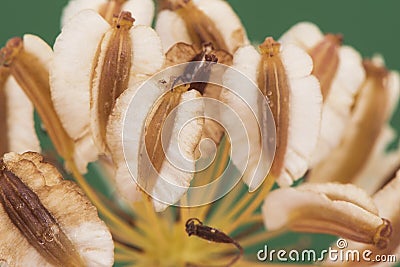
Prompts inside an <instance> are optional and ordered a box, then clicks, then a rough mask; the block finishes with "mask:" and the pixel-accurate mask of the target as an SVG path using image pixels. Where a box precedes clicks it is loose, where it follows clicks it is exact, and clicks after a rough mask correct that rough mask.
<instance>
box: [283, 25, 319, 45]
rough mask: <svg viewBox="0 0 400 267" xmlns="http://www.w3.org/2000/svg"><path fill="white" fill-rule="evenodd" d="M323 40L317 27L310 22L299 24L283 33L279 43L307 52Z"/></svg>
mask: <svg viewBox="0 0 400 267" xmlns="http://www.w3.org/2000/svg"><path fill="white" fill-rule="evenodd" d="M323 38H324V35H323V33H322V32H321V31H320V29H319V28H318V26H317V25H315V24H313V23H311V22H300V23H297V24H296V25H294V26H293V27H292V28H290V29H289V30H288V31H287V32H285V33H284V34H283V35H282V36H281V38H280V39H279V41H280V42H281V43H283V44H294V45H296V46H298V47H301V48H303V49H305V50H308V49H310V48H312V47H313V46H315V45H316V44H317V43H318V42H320V41H321V40H322V39H323Z"/></svg>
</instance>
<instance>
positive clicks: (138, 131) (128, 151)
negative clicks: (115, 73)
mask: <svg viewBox="0 0 400 267" xmlns="http://www.w3.org/2000/svg"><path fill="white" fill-rule="evenodd" d="M146 85H149V86H150V87H147V86H146V88H144V89H141V90H140V91H139V92H140V93H143V95H142V94H140V98H141V99H145V100H146V101H141V106H140V107H137V108H135V110H128V107H129V105H130V104H131V101H132V98H133V97H134V96H135V95H136V93H137V92H138V88H141V87H140V86H141V84H140V83H139V84H136V85H135V86H133V87H130V88H129V89H127V90H126V91H125V92H124V93H122V95H121V96H120V97H119V98H118V99H117V102H116V104H115V106H114V109H113V112H112V114H111V116H110V119H109V123H108V125H107V144H108V147H109V149H110V152H111V155H112V158H113V161H114V164H115V165H116V173H115V177H114V179H115V182H116V186H117V190H118V192H119V193H120V194H121V196H122V197H123V198H125V199H126V200H128V201H131V202H134V201H137V200H139V199H141V193H140V192H139V189H138V185H137V184H136V182H135V181H137V179H138V162H139V147H140V144H141V138H140V137H141V135H142V128H143V125H144V123H145V121H146V117H147V114H148V112H149V110H150V109H151V107H152V106H153V103H154V102H155V101H156V100H157V99H158V97H159V96H160V95H161V94H162V91H161V89H160V88H159V87H158V86H157V85H156V84H150V83H146ZM136 97H137V96H136ZM127 111H129V115H127V114H126V112H127ZM126 116H127V119H126ZM128 122H129V123H128ZM124 127H127V128H126V129H125V130H124ZM124 131H125V132H126V133H129V134H127V135H123V132H124ZM123 142H125V143H123ZM124 153H125V154H124ZM127 164H128V165H127ZM128 166H129V169H128Z"/></svg>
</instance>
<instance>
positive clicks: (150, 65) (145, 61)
mask: <svg viewBox="0 0 400 267" xmlns="http://www.w3.org/2000/svg"><path fill="white" fill-rule="evenodd" d="M130 34H131V40H132V47H133V56H132V65H131V66H132V69H131V75H138V74H146V75H151V74H154V73H155V72H157V71H158V70H160V69H161V67H162V66H163V64H164V53H163V50H162V46H161V40H160V37H159V36H158V35H157V33H156V32H155V31H154V30H153V29H151V28H150V27H146V26H137V27H134V28H133V29H132V30H131V32H130Z"/></svg>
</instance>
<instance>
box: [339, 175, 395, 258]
mask: <svg viewBox="0 0 400 267" xmlns="http://www.w3.org/2000/svg"><path fill="white" fill-rule="evenodd" d="M399 190H400V172H397V175H396V177H395V178H393V179H392V180H391V181H390V183H388V184H387V185H386V186H385V187H384V188H383V189H381V190H379V191H378V192H377V193H376V194H374V196H373V201H374V203H375V205H376V207H377V208H378V210H379V215H380V216H382V217H384V218H387V219H388V220H389V221H390V223H391V226H392V232H393V233H398V232H399V231H400V205H399V203H400V194H399ZM389 203H390V204H389ZM388 241H389V242H388V246H387V247H386V248H384V249H379V248H377V247H374V246H371V245H365V244H361V243H358V242H348V246H347V248H346V249H348V250H358V251H366V250H370V251H371V252H372V253H371V255H395V256H396V257H397V258H398V257H399V256H400V250H399V248H400V236H399V235H398V234H392V235H391V236H389V240H388ZM372 258H373V257H371V259H372ZM380 264H382V263H380ZM380 264H378V263H377V262H374V261H371V262H365V261H360V262H358V263H357V262H353V263H352V264H351V266H367V265H377V266H382V265H380ZM383 265H384V266H393V263H389V262H387V263H383Z"/></svg>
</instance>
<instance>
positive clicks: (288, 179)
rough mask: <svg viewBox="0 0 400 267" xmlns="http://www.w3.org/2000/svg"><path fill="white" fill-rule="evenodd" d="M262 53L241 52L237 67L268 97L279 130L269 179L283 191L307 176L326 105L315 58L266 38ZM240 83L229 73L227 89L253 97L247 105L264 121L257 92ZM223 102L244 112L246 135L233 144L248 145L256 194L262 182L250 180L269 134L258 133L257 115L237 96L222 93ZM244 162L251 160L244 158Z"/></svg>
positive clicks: (237, 55) (245, 49) (248, 176)
mask: <svg viewBox="0 0 400 267" xmlns="http://www.w3.org/2000/svg"><path fill="white" fill-rule="evenodd" d="M260 52H261V53H259V52H257V51H256V49H255V48H254V47H252V46H245V47H243V48H240V49H239V50H238V51H237V52H236V53H235V55H234V62H233V68H235V69H236V70H238V71H240V72H242V73H243V74H244V75H246V76H247V77H248V78H249V79H250V80H251V81H253V82H254V83H255V84H257V85H258V88H259V89H260V90H261V92H262V95H263V97H266V98H267V101H268V103H269V106H270V109H271V111H272V114H273V118H274V120H275V127H276V152H275V158H274V161H273V164H272V167H271V172H270V174H271V175H272V177H273V178H275V179H276V180H277V182H278V183H279V184H280V185H281V186H283V185H290V184H292V182H293V181H295V180H296V179H299V178H301V177H302V176H303V175H304V174H305V172H306V171H307V168H308V166H309V161H310V158H311V154H312V152H313V151H314V149H315V145H316V142H317V139H318V134H319V129H320V117H321V106H322V96H321V92H320V87H319V83H318V81H317V79H316V78H315V77H314V76H313V75H311V74H310V73H311V70H312V66H313V65H312V61H311V58H310V57H309V56H308V55H307V54H306V52H305V51H303V50H302V49H301V48H298V47H296V46H294V45H280V44H279V43H277V42H275V41H274V40H273V39H272V38H267V39H266V40H265V42H264V43H263V44H262V45H261V46H260ZM240 79H241V77H238V75H237V74H235V72H230V71H227V73H225V75H224V86H225V87H227V88H233V89H235V91H238V92H243V94H249V97H248V99H252V102H251V103H247V105H249V106H250V107H253V110H254V112H255V113H256V114H257V113H261V114H264V116H265V114H266V113H265V111H263V110H264V109H263V107H262V106H260V103H261V102H262V101H260V99H258V96H257V92H253V91H251V90H250V89H249V88H241V87H242V84H243V82H241V81H240ZM246 89H248V90H246ZM221 98H222V99H223V101H224V102H225V103H227V104H228V105H230V106H232V107H233V108H234V110H238V111H239V110H240V112H239V114H241V115H240V116H241V119H242V121H243V122H244V123H245V125H246V128H247V132H248V136H242V137H238V138H239V139H240V140H233V141H232V142H233V143H234V142H247V141H249V142H250V155H251V156H250V158H249V159H248V166H247V174H245V176H244V181H245V182H246V183H247V184H248V185H249V186H250V190H254V189H255V188H257V187H258V186H259V185H260V184H261V183H262V180H257V181H252V178H253V172H254V171H255V169H256V168H257V166H258V164H259V156H260V153H261V152H260V149H261V145H260V144H261V142H268V138H267V136H266V135H267V133H265V132H260V131H257V129H260V128H259V126H258V125H256V124H254V123H255V122H254V118H253V116H254V115H253V114H252V112H250V111H247V112H246V111H245V110H246V109H247V108H246V106H245V104H244V103H243V102H242V103H238V102H240V101H238V100H237V97H234V96H233V95H232V94H230V93H229V92H227V91H224V92H222V94H221ZM235 99H236V100H235ZM267 123H271V122H267ZM253 124H254V125H253ZM266 139H267V140H266ZM245 160H247V158H246V159H242V161H244V162H245ZM260 160H261V161H260V164H263V162H266V159H260ZM236 164H237V163H236ZM262 178H264V177H262Z"/></svg>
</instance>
